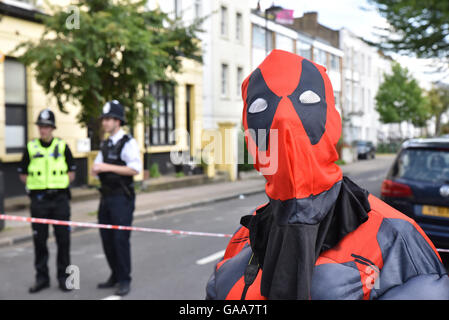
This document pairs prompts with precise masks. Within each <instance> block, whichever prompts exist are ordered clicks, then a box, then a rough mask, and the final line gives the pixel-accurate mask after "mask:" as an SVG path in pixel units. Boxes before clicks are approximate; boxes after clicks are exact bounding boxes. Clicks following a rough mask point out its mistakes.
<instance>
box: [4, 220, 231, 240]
mask: <svg viewBox="0 0 449 320" xmlns="http://www.w3.org/2000/svg"><path fill="white" fill-rule="evenodd" d="M0 220H10V221H22V222H28V223H41V224H53V225H58V226H74V227H86V228H97V229H111V230H128V231H142V232H156V233H165V234H179V235H189V236H201V237H218V238H231V237H232V234H225V233H210V232H195V231H183V230H170V229H155V228H141V227H131V226H118V225H112V224H98V223H90V222H75V221H64V220H54V219H43V218H31V217H20V216H11V215H6V214H0Z"/></svg>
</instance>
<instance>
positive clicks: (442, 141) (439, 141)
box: [402, 137, 449, 148]
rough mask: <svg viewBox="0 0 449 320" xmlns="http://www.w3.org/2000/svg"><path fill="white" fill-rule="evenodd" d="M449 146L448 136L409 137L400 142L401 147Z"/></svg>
mask: <svg viewBox="0 0 449 320" xmlns="http://www.w3.org/2000/svg"><path fill="white" fill-rule="evenodd" d="M428 147H432V148H435V147H437V148H438V147H440V148H449V137H437V138H427V139H410V140H407V141H405V142H404V143H403V144H402V148H428Z"/></svg>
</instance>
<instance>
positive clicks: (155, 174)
mask: <svg viewBox="0 0 449 320" xmlns="http://www.w3.org/2000/svg"><path fill="white" fill-rule="evenodd" d="M160 176H161V173H160V172H159V165H158V164H157V163H153V164H152V165H151V167H150V177H152V178H159V177H160Z"/></svg>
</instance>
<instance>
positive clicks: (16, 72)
mask: <svg viewBox="0 0 449 320" xmlns="http://www.w3.org/2000/svg"><path fill="white" fill-rule="evenodd" d="M4 67H5V147H6V152H7V153H14V152H22V151H23V148H25V146H26V71H25V66H24V65H23V64H22V63H20V62H18V61H16V60H13V59H6V60H5V64H4Z"/></svg>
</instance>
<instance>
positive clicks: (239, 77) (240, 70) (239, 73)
mask: <svg viewBox="0 0 449 320" xmlns="http://www.w3.org/2000/svg"><path fill="white" fill-rule="evenodd" d="M242 82H243V68H242V67H237V86H236V93H237V96H238V97H239V96H240V95H241V93H242V92H241V88H242Z"/></svg>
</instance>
